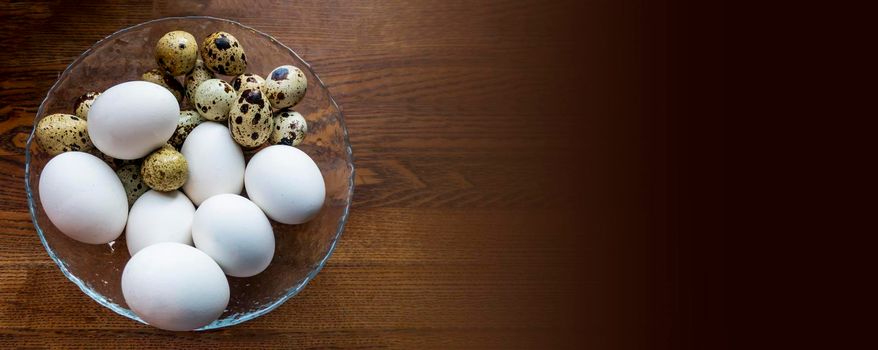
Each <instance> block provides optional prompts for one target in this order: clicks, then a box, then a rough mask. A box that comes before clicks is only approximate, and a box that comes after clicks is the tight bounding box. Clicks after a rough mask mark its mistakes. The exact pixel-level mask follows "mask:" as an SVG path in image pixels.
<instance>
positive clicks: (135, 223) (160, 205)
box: [125, 190, 195, 255]
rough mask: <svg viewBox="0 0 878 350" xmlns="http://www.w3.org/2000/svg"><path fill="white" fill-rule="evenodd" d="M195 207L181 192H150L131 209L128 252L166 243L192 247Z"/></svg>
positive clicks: (128, 226)
mask: <svg viewBox="0 0 878 350" xmlns="http://www.w3.org/2000/svg"><path fill="white" fill-rule="evenodd" d="M194 215H195V206H194V205H192V202H190V201H189V198H186V196H185V195H184V194H183V193H181V192H180V191H171V192H158V191H155V190H149V191H148V192H146V193H144V194H143V195H142V196H140V198H138V199H137V201H136V202H134V205H133V206H131V212H130V213H128V225H127V226H126V228H125V240H126V241H127V243H128V252H129V253H131V255H134V254H136V253H137V252H138V251H140V250H141V249H143V248H146V247H148V246H150V245H153V244H156V243H162V242H177V243H182V244H188V245H192V217H193V216H194Z"/></svg>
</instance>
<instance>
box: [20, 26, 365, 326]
mask: <svg viewBox="0 0 878 350" xmlns="http://www.w3.org/2000/svg"><path fill="white" fill-rule="evenodd" d="M172 30H185V31H188V32H189V33H192V34H193V35H194V36H195V37H196V38H197V39H198V40H199V44H200V40H201V39H202V38H204V37H206V36H207V35H209V34H210V33H212V32H216V31H225V32H229V33H231V34H232V35H234V36H235V37H236V38H237V39H238V40H239V41H240V42H241V44H242V45H243V46H244V48H245V51H246V54H247V58H248V66H247V72H248V73H256V74H259V75H261V76H263V77H265V76H266V75H267V74H268V73H269V72H270V71H271V70H272V69H274V68H275V67H277V66H281V65H287V64H292V65H294V66H297V67H299V68H301V69H302V70H303V71H304V73H305V75H306V76H307V78H308V90H307V94H306V95H305V98H304V99H303V100H302V102H300V103H299V104H298V105H296V107H295V110H297V111H299V112H300V113H302V115H304V116H305V119H307V120H308V127H309V128H308V135H307V137H306V138H305V140H304V142H303V143H302V144H300V145H298V146H297V147H298V148H299V149H301V150H302V151H304V152H306V153H307V154H308V155H310V156H311V158H313V159H314V161H315V162H316V163H317V165H318V167H319V168H320V171H321V172H322V173H323V178H324V180H325V182H326V201H325V202H324V204H323V209H322V210H321V211H320V213H319V214H318V216H317V217H315V218H314V219H313V220H311V221H309V222H308V223H306V224H302V225H284V224H280V223H277V222H272V227H273V228H274V233H275V239H276V250H275V255H274V259H273V260H272V262H271V265H269V266H268V268H267V269H266V270H265V271H264V272H262V273H260V274H258V275H256V276H253V277H250V278H234V277H229V284H230V287H231V300H230V301H229V306H228V308H227V309H226V310H225V312H224V313H223V314H222V316H220V318H219V319H218V320H216V321H215V322H213V323H211V324H209V325H207V326H205V327H203V328H200V329H199V330H207V329H214V328H221V327H228V326H231V325H235V324H238V323H241V322H245V321H247V320H251V319H253V318H256V317H259V316H261V315H264V314H266V313H268V312H269V311H271V310H273V309H275V308H277V307H278V306H280V305H281V304H283V303H284V302H285V301H287V300H289V299H290V298H292V297H293V296H294V295H296V294H297V293H298V292H299V291H301V290H302V288H304V287H305V285H307V284H308V281H310V280H311V279H313V278H314V276H315V275H316V274H317V273H318V272H319V271H320V269H321V268H322V267H323V266H324V264H325V263H326V260H327V259H328V258H329V256H330V255H331V254H332V250H333V249H334V248H335V245H336V243H337V242H338V239H339V237H340V236H341V233H342V230H343V229H344V225H345V221H346V220H347V217H348V210H349V209H350V206H351V197H352V194H353V187H354V183H353V178H354V167H353V160H352V154H351V147H350V142H349V141H348V134H347V129H346V128H345V123H344V118H343V117H342V113H341V110H340V109H339V107H338V105H337V104H336V103H335V101H334V100H333V99H332V96H330V94H329V91H328V90H327V89H326V86H325V85H324V84H323V82H322V81H320V78H318V77H317V74H316V73H315V72H314V71H313V70H312V69H311V66H310V65H308V63H306V62H305V61H303V60H302V59H301V58H300V57H299V56H298V55H297V54H296V53H295V52H293V51H292V50H290V48H288V47H286V46H284V45H283V44H281V43H280V42H278V41H277V40H275V39H274V38H272V37H271V36H269V35H267V34H265V33H262V32H259V31H257V30H255V29H253V28H250V27H247V26H244V25H242V24H240V23H237V22H234V21H230V20H225V19H219V18H212V17H177V18H163V19H159V20H154V21H150V22H146V23H142V24H138V25H135V26H133V27H130V28H126V29H123V30H120V31H118V32H116V33H113V34H112V35H110V36H108V37H106V38H105V39H103V40H101V41H99V42H97V43H96V44H95V45H94V46H92V47H91V48H90V49H88V50H86V51H85V52H84V53H83V54H82V55H81V56H79V58H77V59H76V60H75V61H73V63H71V64H70V66H68V67H67V69H66V70H65V71H64V72H63V73H62V74H61V75H60V77H59V78H58V81H57V82H55V85H54V86H52V88H51V89H50V90H49V93H48V95H47V96H46V99H45V100H44V101H43V103H42V104H41V105H40V108H39V110H38V111H37V115H36V118H35V119H34V125H36V124H37V122H39V120H40V119H41V118H43V117H44V116H46V115H49V114H53V113H68V114H73V104H74V101H75V100H76V98H77V97H78V96H80V95H82V94H84V93H86V92H88V91H103V90H106V89H107V88H109V87H111V86H113V85H116V84H118V83H121V82H125V81H130V80H139V79H140V75H141V74H142V73H143V72H145V71H147V70H149V69H152V68H155V67H156V62H155V58H154V56H153V54H154V47H155V43H156V41H157V40H158V39H159V38H160V37H161V36H162V35H163V34H164V33H166V32H169V31H172ZM217 77H218V78H225V79H226V80H227V81H228V80H230V79H231V77H228V76H222V75H217ZM178 80H181V81H182V77H178ZM186 107H188V102H185V101H184V103H183V105H182V106H181V108H183V109H186ZM248 153H249V155H252V153H253V152H248ZM49 158H50V157H49V155H48V154H46V153H45V152H42V151H41V150H39V149H38V147H37V146H36V144H35V142H34V133H33V132H31V135H30V138H28V140H27V152H26V162H25V186H26V189H27V199H28V205H29V207H30V214H31V218H32V219H33V222H34V227H35V228H36V231H37V234H38V235H39V236H40V240H41V241H42V243H43V246H45V248H46V252H48V253H49V257H51V258H52V260H54V261H55V263H57V264H58V267H59V268H60V269H61V272H63V273H64V276H67V278H68V279H70V281H72V282H73V283H74V284H76V286H78V287H79V288H80V289H81V290H82V291H83V292H84V293H85V294H86V295H88V296H89V297H91V298H92V299H94V300H95V301H97V302H98V303H99V304H101V305H103V306H105V307H107V308H109V309H110V310H113V311H115V312H116V313H118V314H120V315H123V316H125V317H128V318H131V319H134V320H137V321H140V322H143V320H141V319H140V318H139V317H137V315H135V314H134V313H133V312H132V311H131V310H129V309H128V306H127V305H126V304H125V300H124V298H123V297H122V289H121V277H122V270H123V268H124V267H125V263H126V262H127V261H128V259H129V258H130V255H129V254H128V249H127V247H126V246H125V235H124V234H123V235H122V236H121V237H120V238H119V239H117V240H116V241H113V242H110V243H109V244H102V245H90V244H85V243H80V242H77V241H74V240H72V239H70V238H68V237H67V236H65V235H64V234H63V233H61V232H60V231H59V230H58V229H57V228H56V227H55V226H54V225H53V224H52V222H51V221H49V219H48V217H47V216H46V212H45V211H44V210H43V208H42V206H41V205H40V200H39V195H38V193H39V178H40V173H41V172H42V170H43V167H44V166H45V165H46V162H48V160H49ZM278 176H283V174H278Z"/></svg>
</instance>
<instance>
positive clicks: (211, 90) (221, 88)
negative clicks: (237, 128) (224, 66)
mask: <svg viewBox="0 0 878 350" xmlns="http://www.w3.org/2000/svg"><path fill="white" fill-rule="evenodd" d="M235 96H236V93H235V89H233V88H232V86H231V85H229V83H227V82H225V81H224V80H221V79H208V80H205V81H203V82H201V84H198V87H197V88H195V96H194V97H193V98H192V104H193V105H195V110H196V111H198V114H201V116H202V117H204V119H207V120H212V121H225V120H226V119H227V118H228V117H229V109H230V108H231V107H232V104H234V102H235Z"/></svg>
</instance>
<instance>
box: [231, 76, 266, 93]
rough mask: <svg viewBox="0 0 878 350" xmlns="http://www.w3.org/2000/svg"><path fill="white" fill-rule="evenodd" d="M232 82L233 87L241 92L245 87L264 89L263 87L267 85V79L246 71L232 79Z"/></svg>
mask: <svg viewBox="0 0 878 350" xmlns="http://www.w3.org/2000/svg"><path fill="white" fill-rule="evenodd" d="M230 84H232V87H233V88H235V91H237V92H241V91H242V90H244V89H259V90H262V87H263V86H264V85H265V79H262V77H260V76H258V75H256V74H253V73H244V74H241V75H239V76H237V77H235V79H232V82H231V83H230Z"/></svg>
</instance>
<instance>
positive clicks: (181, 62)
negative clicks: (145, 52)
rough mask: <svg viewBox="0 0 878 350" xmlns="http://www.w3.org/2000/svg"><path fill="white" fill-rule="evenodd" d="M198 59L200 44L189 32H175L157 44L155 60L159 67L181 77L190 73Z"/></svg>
mask: <svg viewBox="0 0 878 350" xmlns="http://www.w3.org/2000/svg"><path fill="white" fill-rule="evenodd" d="M196 59H198V42H196V41H195V37H194V36H192V34H189V33H188V32H184V31H182V30H175V31H173V32H168V33H166V34H165V35H163V36H162V37H161V38H160V39H159V41H158V42H157V43H156V44H155V60H156V62H157V63H158V64H159V67H161V68H163V69H164V70H166V71H168V72H170V73H171V75H175V76H176V75H181V74H186V73H189V71H191V70H192V68H193V67H195V60H196Z"/></svg>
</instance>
